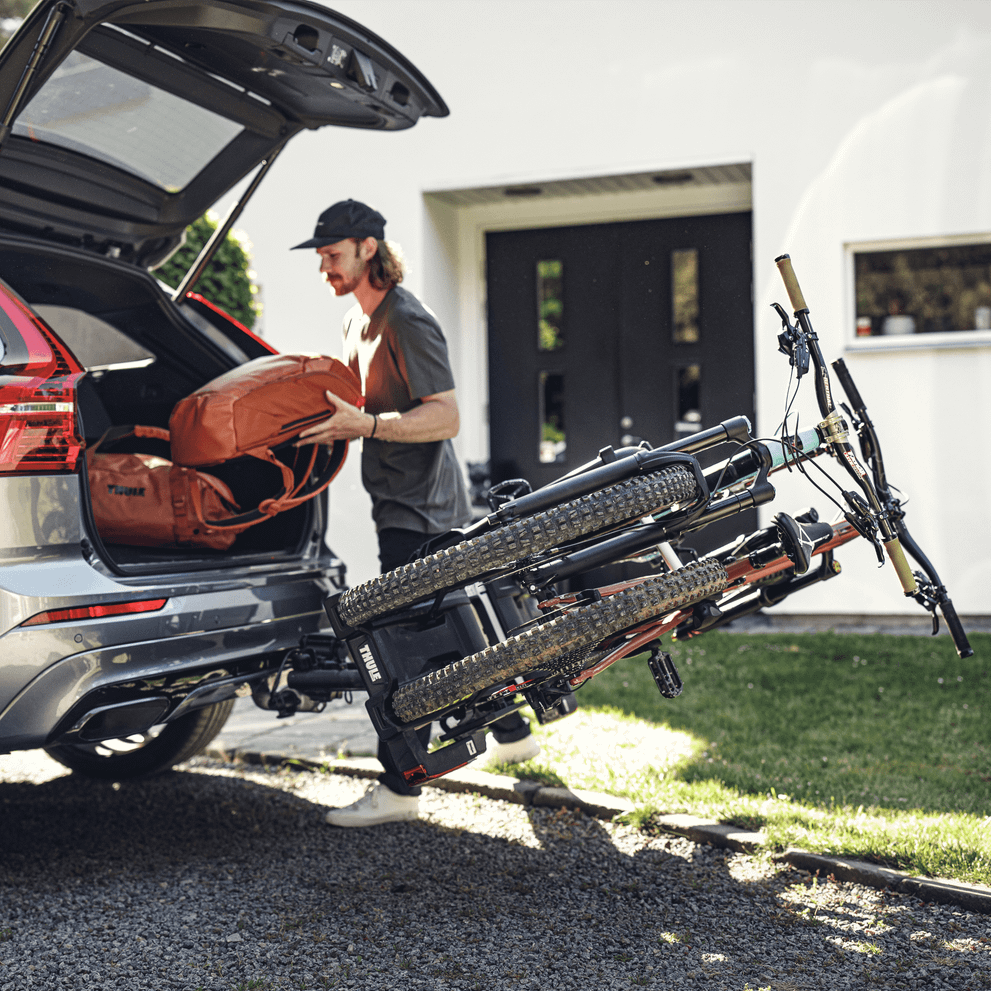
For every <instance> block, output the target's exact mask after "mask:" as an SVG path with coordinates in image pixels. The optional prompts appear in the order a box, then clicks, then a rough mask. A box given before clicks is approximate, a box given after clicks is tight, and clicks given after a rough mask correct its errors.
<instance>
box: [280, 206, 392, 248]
mask: <svg viewBox="0 0 991 991" xmlns="http://www.w3.org/2000/svg"><path fill="white" fill-rule="evenodd" d="M349 237H356V238H359V239H360V238H365V237H377V238H378V239H379V240H380V241H381V240H382V239H383V238H384V237H385V217H383V216H382V214H381V213H379V212H378V211H377V210H373V209H372V208H371V207H370V206H366V205H365V204H364V203H359V202H358V201H357V200H341V202H340V203H335V204H334V205H333V206H329V207H327V209H326V210H324V212H323V213H321V214H320V217H319V219H318V220H317V228H316V230H315V231H314V232H313V237H311V238H310V239H309V241H304V242H303V243H302V244H297V245H294V246H293V247H292V248H290V249H289V250H290V251H295V250H296V248H322V247H323V246H324V245H326V244H336V243H337V242H338V241H343V240H345V239H346V238H349Z"/></svg>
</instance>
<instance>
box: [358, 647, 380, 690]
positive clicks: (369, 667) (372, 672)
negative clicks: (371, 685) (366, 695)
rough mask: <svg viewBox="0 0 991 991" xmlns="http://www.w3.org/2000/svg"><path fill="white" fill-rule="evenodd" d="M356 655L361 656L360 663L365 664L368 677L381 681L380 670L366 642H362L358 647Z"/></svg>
mask: <svg viewBox="0 0 991 991" xmlns="http://www.w3.org/2000/svg"><path fill="white" fill-rule="evenodd" d="M358 655H359V656H360V657H361V663H362V664H364V665H365V670H366V671H367V672H368V677H369V678H371V680H372V681H383V680H384V679H383V678H382V672H381V671H379V666H378V664H376V663H375V655H374V654H372V648H371V647H369V646H368V644H367V643H363V644H362V645H361V646H360V647H359V648H358Z"/></svg>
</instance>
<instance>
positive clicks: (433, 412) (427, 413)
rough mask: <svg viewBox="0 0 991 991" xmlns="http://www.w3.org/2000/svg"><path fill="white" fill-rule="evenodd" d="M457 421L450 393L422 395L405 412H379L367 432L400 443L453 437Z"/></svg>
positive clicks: (456, 405)
mask: <svg viewBox="0 0 991 991" xmlns="http://www.w3.org/2000/svg"><path fill="white" fill-rule="evenodd" d="M460 425H461V421H460V416H459V414H458V404H457V401H456V400H455V398H454V395H453V393H441V394H439V395H437V396H426V397H424V399H423V402H421V403H420V405H419V406H414V407H413V408H412V409H409V410H407V411H406V412H405V413H402V414H400V413H380V414H379V415H378V416H377V417H376V418H375V424H374V433H372V432H371V431H369V434H368V436H374V437H375V439H376V440H387V441H392V442H394V443H402V444H425V443H429V442H430V441H437V440H447V439H448V438H450V437H456V436H457V434H458V429H459V427H460Z"/></svg>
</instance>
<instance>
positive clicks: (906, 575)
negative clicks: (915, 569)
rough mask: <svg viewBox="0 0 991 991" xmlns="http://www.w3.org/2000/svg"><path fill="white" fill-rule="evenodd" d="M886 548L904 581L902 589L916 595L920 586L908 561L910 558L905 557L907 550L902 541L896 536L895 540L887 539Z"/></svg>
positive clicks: (906, 592)
mask: <svg viewBox="0 0 991 991" xmlns="http://www.w3.org/2000/svg"><path fill="white" fill-rule="evenodd" d="M884 549H885V550H886V551H887V552H888V557H889V558H890V559H891V563H892V564H893V565H894V567H895V573H896V574H897V575H898V580H899V581H900V582H901V583H902V589H903V590H904V592H905V594H906V595H915V593H916V592H917V591H918V590H919V587H918V585H916V584H915V575H913V574H912V568H911V566H910V565H909V563H908V558H906V557H905V551H903V550H902V542H901V541H900V540H899V539H898V538H897V537H895V538H894V540H888V541H885V544H884Z"/></svg>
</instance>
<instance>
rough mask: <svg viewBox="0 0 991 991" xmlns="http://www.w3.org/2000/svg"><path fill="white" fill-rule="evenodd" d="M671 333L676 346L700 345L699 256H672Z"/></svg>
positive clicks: (689, 253)
mask: <svg viewBox="0 0 991 991" xmlns="http://www.w3.org/2000/svg"><path fill="white" fill-rule="evenodd" d="M671 333H672V339H673V340H674V343H675V344H697V343H698V341H699V253H698V251H697V250H696V249H695V248H685V249H682V250H679V251H672V252H671Z"/></svg>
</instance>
